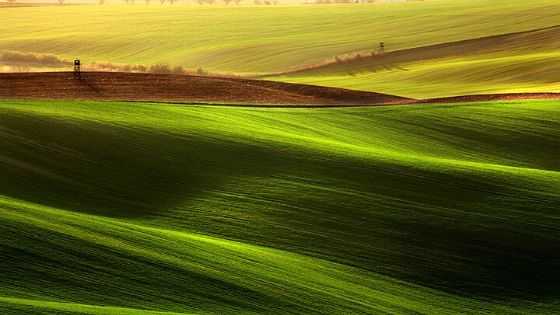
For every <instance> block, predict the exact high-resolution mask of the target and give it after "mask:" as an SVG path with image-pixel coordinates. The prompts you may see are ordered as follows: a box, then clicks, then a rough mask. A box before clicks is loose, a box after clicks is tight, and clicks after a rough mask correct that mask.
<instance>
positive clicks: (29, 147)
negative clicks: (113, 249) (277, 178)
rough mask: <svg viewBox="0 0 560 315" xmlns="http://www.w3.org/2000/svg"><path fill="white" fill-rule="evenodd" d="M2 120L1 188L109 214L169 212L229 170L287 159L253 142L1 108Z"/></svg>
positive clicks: (257, 168)
mask: <svg viewBox="0 0 560 315" xmlns="http://www.w3.org/2000/svg"><path fill="white" fill-rule="evenodd" d="M0 126H1V127H2V129H4V130H5V131H4V132H2V133H0V137H2V139H1V141H0V159H1V158H3V159H4V161H3V162H5V163H2V164H0V172H1V173H2V174H3V175H4V176H2V177H0V192H1V193H2V194H5V195H9V196H12V197H15V198H20V199H24V200H28V201H32V202H36V203H39V204H44V205H48V206H52V207H56V208H63V209H73V210H78V209H79V210H80V211H87V212H90V213H95V214H102V215H109V216H119V217H129V216H141V215H148V214H154V213H157V212H159V211H164V210H166V209H169V208H172V207H173V206H174V205H175V204H176V203H180V202H182V201H183V200H186V199H189V198H193V197H194V196H196V195H197V194H200V193H202V192H204V191H207V190H212V189H213V188H215V187H219V186H220V185H221V183H222V181H223V180H226V179H227V178H228V176H233V175H239V174H243V175H249V176H250V175H263V174H267V173H268V172H270V170H271V169H273V168H274V165H275V164H276V162H279V160H280V159H281V158H282V157H280V156H278V155H277V154H275V153H274V152H271V151H268V150H264V149H262V148H259V147H255V146H251V145H249V144H240V143H234V142H226V141H220V140H216V139H211V138H207V137H201V136H195V135H188V134H185V135H170V134H161V133H158V132H157V131H154V130H139V129H130V128H126V127H120V126H114V125H107V124H97V123H93V122H80V123H76V122H65V121H61V120H56V119H49V118H40V117H35V116H33V117H31V116H24V115H18V114H2V116H0ZM6 161H7V163H6Z"/></svg>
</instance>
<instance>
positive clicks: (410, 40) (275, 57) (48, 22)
mask: <svg viewBox="0 0 560 315" xmlns="http://www.w3.org/2000/svg"><path fill="white" fill-rule="evenodd" d="M556 4H557V3H556V1H555V0H539V1H523V0H513V1H512V0H498V1H486V0H476V1H472V0H437V1H426V2H413V3H405V4H391V5H371V6H369V5H368V6H313V7H311V6H299V7H298V6H295V7H275V8H264V7H239V8H220V7H218V8H208V7H203V8H200V7H188V6H176V7H167V6H164V7H160V6H149V7H146V6H144V5H137V6H133V7H132V6H129V7H124V6H106V7H99V6H80V7H78V6H74V7H72V6H68V7H35V8H33V7H30V8H17V9H6V10H2V11H0V19H1V20H2V21H3V23H2V24H1V25H0V33H1V34H2V36H1V37H0V50H17V51H22V52H33V53H52V54H56V55H59V56H61V57H63V58H66V59H73V58H75V57H77V56H79V57H80V58H82V59H83V60H84V61H85V62H92V61H110V62H113V63H140V64H153V63H169V64H172V65H183V66H187V67H190V68H197V67H203V68H205V69H209V70H213V71H226V72H238V73H252V72H258V73H262V72H266V73H268V72H275V71H284V70H287V69H289V68H291V67H298V66H302V65H306V64H313V63H317V62H322V61H324V60H326V59H332V58H333V57H334V56H335V55H339V54H345V53H351V52H361V51H368V52H369V51H371V50H372V49H375V48H376V46H377V43H378V42H380V41H385V42H386V43H387V48H388V50H397V49H403V48H411V47H418V46H425V45H429V44H435V43H444V42H449V41H456V40H462V39H469V38H477V37H482V36H488V35H493V34H502V33H510V32H516V31H523V30H529V29H535V28H541V27H546V26H551V25H555V24H558V19H559V15H560V9H559V7H558V6H557V5H556ZM22 17H25V18H22ZM338 84H340V83H338Z"/></svg>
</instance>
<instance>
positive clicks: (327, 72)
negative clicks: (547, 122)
mask: <svg viewBox="0 0 560 315" xmlns="http://www.w3.org/2000/svg"><path fill="white" fill-rule="evenodd" d="M559 35H560V27H555V28H550V29H544V30H539V31H534V32H529V33H523V34H510V35H507V36H500V37H493V38H482V39H478V40H472V41H467V42H459V43H449V44H447V45H445V46H434V47H425V48H420V49H412V50H408V51H402V52H399V53H396V54H388V55H386V56H384V57H368V58H362V59H360V60H353V61H348V62H346V63H339V64H333V65H330V66H326V67H323V68H318V69H315V70H308V71H305V72H301V73H297V74H292V75H290V76H283V77H276V78H275V79H276V80H282V81H291V82H305V83H313V84H318V85H327V86H337V87H345V88H352V89H358V90H372V91H384V92H386V93H395V94H399V95H406V96H409V97H417V98H427V97H440V96H452V95H462V94H477V93H496V92H543V91H556V92H558V91H560V80H559V77H558V72H559V71H560V67H559V66H558V64H560V53H559V51H560V44H559V43H558V40H557V38H558V36H559Z"/></svg>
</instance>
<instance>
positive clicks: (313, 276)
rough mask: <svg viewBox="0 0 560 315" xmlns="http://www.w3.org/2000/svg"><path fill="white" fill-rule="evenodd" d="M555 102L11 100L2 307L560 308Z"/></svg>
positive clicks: (0, 130) (6, 120)
mask: <svg viewBox="0 0 560 315" xmlns="http://www.w3.org/2000/svg"><path fill="white" fill-rule="evenodd" d="M559 137H560V102H558V101H525V102H508V103H477V104H463V105H445V104H442V105H406V106H404V105H403V106H388V107H375V108H344V109H342V108H340V109H259V108H227V107H214V106H181V105H169V104H167V105H164V104H151V103H145V104H140V103H117V102H86V101H83V102H72V101H50V102H41V101H2V102H0V173H1V174H2V176H0V230H1V231H2V232H1V235H2V237H0V271H1V273H2V277H1V278H0V310H1V313H2V314H12V313H13V314H21V313H25V314H53V313H56V314H239V313H242V314H256V313H259V314H262V313H265V314H289V313H292V314H302V313H306V314H314V313H317V314H319V313H322V314H325V313H331V314H383V313H387V314H412V313H422V314H468V313H472V314H554V313H560V290H559V288H558V281H559V280H560V268H559V267H560V256H559V254H558V253H559V249H560V248H559V247H560V230H559V228H558V227H559V226H560V222H559V221H560V217H559V216H558V208H559V207H560V164H559V160H558V152H559V150H560V148H559V145H558V139H559Z"/></svg>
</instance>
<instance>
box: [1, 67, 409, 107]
mask: <svg viewBox="0 0 560 315" xmlns="http://www.w3.org/2000/svg"><path fill="white" fill-rule="evenodd" d="M0 99H43V100H46V99H74V100H75V99H82V100H84V99H85V100H125V101H160V102H203V103H208V104H210V103H215V104H228V105H230V106H231V105H237V106H251V105H253V106H254V105H263V106H293V107H298V106H336V105H339V106H340V105H351V106H357V105H376V104H398V103H403V102H410V101H413V100H411V99H408V98H404V97H399V96H394V95H386V94H380V93H373V92H361V91H353V90H345V89H338V88H328V87H320V86H312V85H304V84H289V83H282V82H273V81H263V80H249V79H242V78H231V77H230V78H227V77H210V76H189V75H171V74H149V73H119V72H83V73H81V74H80V77H79V78H76V77H75V76H74V73H72V72H53V73H0Z"/></svg>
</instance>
